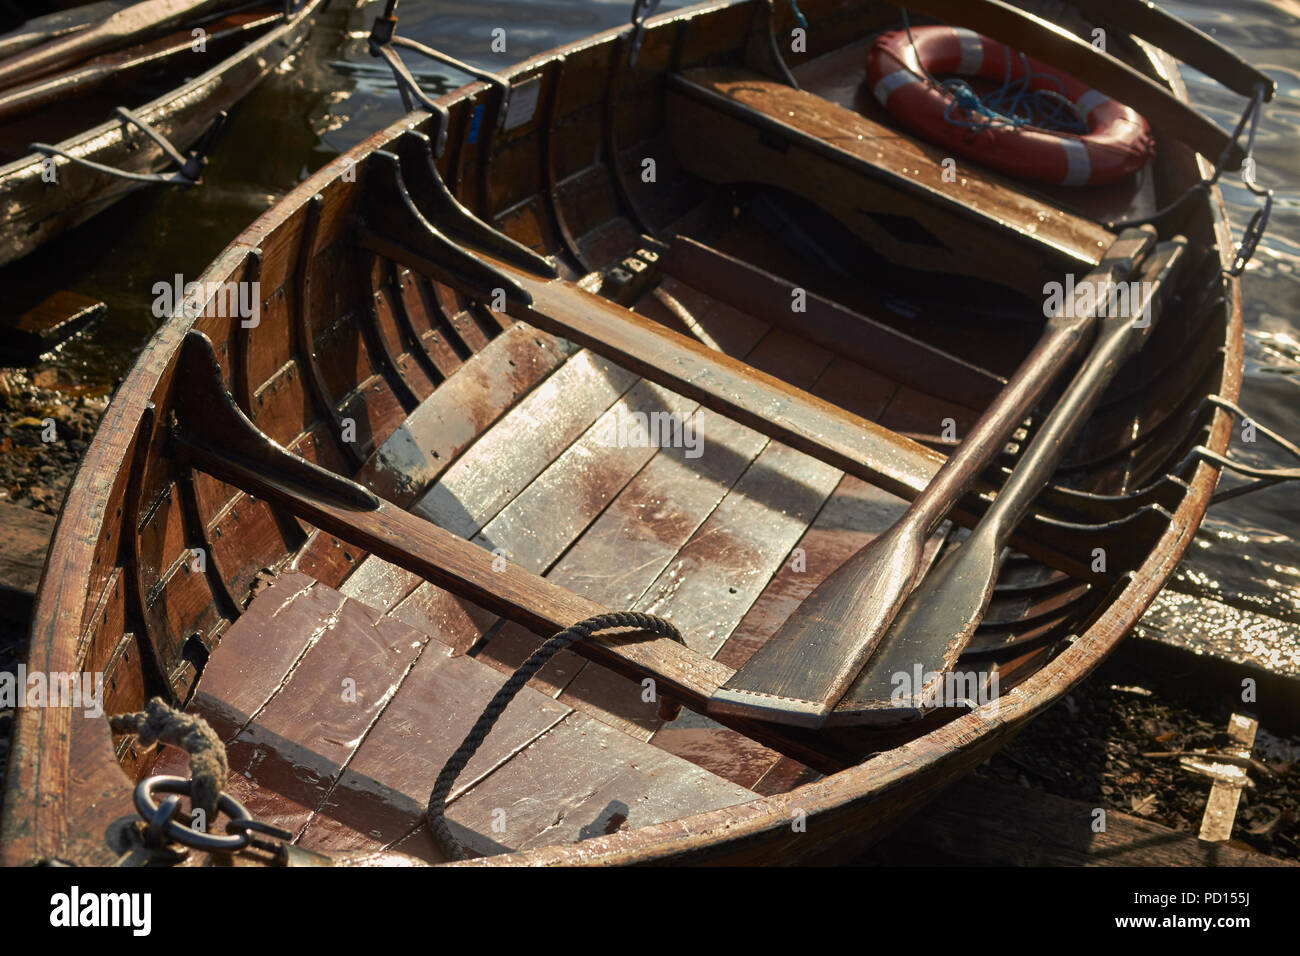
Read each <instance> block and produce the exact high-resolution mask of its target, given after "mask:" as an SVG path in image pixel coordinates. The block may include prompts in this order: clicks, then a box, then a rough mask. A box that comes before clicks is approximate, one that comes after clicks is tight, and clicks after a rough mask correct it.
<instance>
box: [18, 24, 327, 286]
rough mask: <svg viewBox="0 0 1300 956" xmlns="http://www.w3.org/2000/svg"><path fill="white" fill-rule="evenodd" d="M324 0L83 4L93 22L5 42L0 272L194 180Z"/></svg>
mask: <svg viewBox="0 0 1300 956" xmlns="http://www.w3.org/2000/svg"><path fill="white" fill-rule="evenodd" d="M323 2H324V0H301V2H297V3H290V4H284V3H272V2H252V3H247V2H239V0H228V2H221V0H147V2H145V3H138V4H135V5H129V4H125V3H116V4H92V5H89V6H88V7H87V8H86V9H87V10H88V11H90V12H91V13H93V14H95V15H96V19H94V20H91V19H88V18H87V17H82V16H78V10H70V11H63V12H60V13H56V14H50V15H47V16H46V17H40V18H36V19H34V20H32V21H29V23H28V24H26V25H24V26H23V27H20V28H18V29H16V30H14V31H12V32H10V33H8V34H6V35H4V36H0V52H2V53H3V55H2V56H0V265H3V264H5V263H7V262H11V261H13V260H15V259H18V258H21V257H22V256H24V255H27V254H28V253H30V252H31V251H32V250H34V249H36V248H37V247H38V246H40V245H41V244H42V243H44V242H46V241H48V240H49V239H52V238H53V237H54V236H56V235H58V234H59V233H61V232H63V231H64V230H66V229H70V228H72V227H73V226H76V225H79V224H80V223H82V222H84V221H85V220H87V219H89V218H90V217H91V216H93V215H96V214H97V213H99V212H101V211H103V210H104V209H106V208H108V207H109V206H111V205H112V204H113V203H115V202H117V201H118V200H119V199H121V198H122V197H123V196H125V195H126V194H127V193H129V192H131V191H132V190H134V189H139V188H141V187H142V186H143V185H145V184H146V183H148V182H158V181H169V182H172V183H174V184H178V185H188V184H192V183H193V182H194V181H196V180H197V178H198V175H199V172H200V170H201V168H202V161H203V158H204V156H203V154H204V152H205V150H206V148H207V147H208V145H209V143H210V141H211V140H212V138H213V137H214V136H215V134H216V132H217V129H218V128H219V126H220V123H221V121H222V119H223V118H224V116H225V114H226V113H227V112H228V111H229V110H230V109H232V108H233V107H234V105H235V104H236V103H237V102H238V101H239V100H240V99H242V98H243V97H244V96H245V95H247V94H248V92H249V91H250V90H252V88H253V87H254V86H256V85H257V84H258V82H260V81H261V79H262V78H263V77H265V76H266V75H267V74H268V73H269V72H270V71H271V70H273V69H275V68H276V66H277V65H278V64H279V63H280V62H281V61H282V60H283V59H284V58H285V57H286V56H288V55H290V54H291V53H292V52H293V51H294V50H296V49H297V48H298V46H299V45H300V44H301V43H302V41H303V40H304V39H305V38H306V36H307V32H308V31H309V30H310V28H311V24H312V20H313V18H314V17H315V15H316V13H317V12H318V11H319V9H320V8H321V6H322V5H323ZM92 34H93V36H92ZM122 109H125V110H126V113H125V114H124V113H123V112H121V111H122ZM141 124H144V125H141ZM144 126H147V127H148V128H149V129H151V130H152V131H154V132H155V133H157V134H158V135H159V136H161V137H162V139H163V140H165V141H166V142H167V143H168V144H169V147H170V148H168V147H165V146H163V145H162V144H161V143H159V142H158V141H157V140H156V139H155V138H154V137H152V136H151V135H150V134H149V132H147V131H146V129H145V128H144ZM33 144H40V145H39V147H38V148H34V147H33ZM178 158H179V162H178ZM85 163H94V164H97V166H98V167H101V168H96V167H91V166H87V165H85ZM113 170H120V171H122V173H124V174H125V175H115V174H114V173H113V172H112V171H113Z"/></svg>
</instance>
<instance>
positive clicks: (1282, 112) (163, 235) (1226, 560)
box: [0, 0, 1300, 623]
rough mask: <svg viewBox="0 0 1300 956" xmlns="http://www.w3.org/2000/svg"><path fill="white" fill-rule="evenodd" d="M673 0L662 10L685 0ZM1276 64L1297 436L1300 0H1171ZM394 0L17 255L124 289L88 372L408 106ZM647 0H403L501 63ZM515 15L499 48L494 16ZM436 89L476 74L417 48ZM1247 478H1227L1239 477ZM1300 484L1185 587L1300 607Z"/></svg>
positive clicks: (622, 16) (432, 29) (23, 293)
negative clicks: (217, 132) (390, 16)
mask: <svg viewBox="0 0 1300 956" xmlns="http://www.w3.org/2000/svg"><path fill="white" fill-rule="evenodd" d="M683 5H684V4H682V3H672V2H665V3H664V4H662V6H661V9H662V10H666V9H669V8H671V7H677V6H683ZM1164 5H1165V6H1167V7H1168V9H1169V10H1170V11H1171V12H1173V13H1175V14H1177V15H1178V16H1181V17H1183V18H1185V19H1187V20H1189V21H1191V22H1192V23H1194V24H1196V25H1197V26H1199V27H1200V28H1202V29H1203V30H1206V31H1207V32H1209V33H1211V34H1213V35H1214V36H1216V37H1217V38H1218V39H1220V40H1221V41H1223V42H1224V43H1226V44H1227V45H1229V46H1230V47H1232V48H1233V49H1235V50H1236V51H1238V52H1239V53H1240V54H1242V55H1243V56H1244V57H1245V58H1246V59H1247V60H1249V61H1250V62H1252V63H1254V64H1256V65H1258V66H1259V67H1261V68H1262V69H1264V70H1265V71H1266V72H1267V73H1268V74H1269V75H1270V76H1272V77H1273V78H1274V79H1276V80H1277V83H1278V94H1277V97H1276V99H1275V100H1274V101H1273V102H1272V103H1271V104H1269V106H1268V108H1267V112H1266V114H1265V117H1264V120H1263V122H1262V123H1261V126H1260V131H1259V136H1258V139H1257V141H1256V156H1257V160H1258V167H1259V174H1258V178H1259V180H1260V181H1261V182H1262V183H1264V184H1265V185H1268V186H1271V187H1273V188H1274V189H1275V191H1276V198H1275V204H1274V211H1273V219H1272V224H1271V227H1270V229H1269V233H1268V235H1267V236H1266V237H1265V239H1264V241H1263V243H1261V245H1260V247H1259V250H1258V252H1257V254H1256V256H1255V258H1254V261H1253V262H1252V263H1251V264H1250V267H1249V270H1248V272H1247V274H1246V277H1245V280H1244V295H1245V308H1246V329H1247V331H1246V374H1245V387H1244V389H1243V395H1242V404H1243V405H1244V406H1245V407H1246V408H1247V409H1248V410H1250V411H1251V412H1252V413H1253V414H1254V415H1255V416H1256V417H1257V419H1258V420H1259V421H1260V422H1262V423H1264V424H1267V425H1269V426H1271V427H1274V428H1276V429H1277V430H1279V431H1281V432H1283V433H1284V434H1289V435H1291V436H1293V437H1294V436H1300V421H1298V420H1297V419H1298V416H1297V415H1296V408H1297V404H1298V402H1300V272H1298V271H1297V269H1298V267H1300V228H1297V227H1298V226H1300V152H1298V150H1297V144H1298V143H1300V138H1298V136H1300V53H1297V50H1300V4H1297V3H1295V2H1294V0H1285V2H1279V3H1276V4H1275V3H1266V2H1261V0H1234V2H1232V3H1229V4H1224V3H1218V2H1209V0H1196V2H1182V3H1166V4H1164ZM380 7H381V4H379V3H369V4H364V5H362V6H360V7H355V6H349V5H348V4H347V3H346V2H342V0H335V3H334V4H333V6H332V8H331V9H328V10H326V11H325V12H324V13H323V14H322V15H321V17H320V18H319V20H318V22H317V24H316V28H315V30H314V32H313V34H312V37H311V39H310V41H309V42H308V44H307V45H306V47H305V48H304V49H303V50H302V51H300V52H299V53H298V54H297V55H296V56H295V57H294V58H293V60H292V61H291V62H290V63H287V64H286V65H285V67H284V68H282V69H281V70H280V71H279V72H277V73H276V74H275V75H274V76H272V77H270V78H269V79H268V80H267V82H265V83H264V84H263V85H262V86H261V87H259V88H258V90H257V91H256V92H255V93H254V94H253V95H252V96H250V97H249V98H248V99H247V100H246V101H245V102H244V103H242V104H241V105H240V106H239V107H238V108H237V110H236V111H235V113H234V115H233V116H232V118H231V123H230V125H229V127H228V128H227V130H226V132H225V133H224V134H223V137H222V139H221V141H220V142H219V144H218V146H217V148H216V150H215V155H214V156H213V158H212V161H211V163H210V164H209V166H208V169H207V172H206V173H205V183H204V185H203V186H201V187H199V188H197V189H192V190H170V191H168V190H161V189H158V190H153V191H147V192H142V193H138V194H136V195H135V196H133V197H132V198H130V199H128V200H127V201H125V202H123V203H121V204H119V205H118V206H116V207H115V208H114V209H112V210H110V211H109V212H108V213H106V214H104V215H102V216H100V217H99V218H98V219H97V220H95V221H93V222H91V223H89V224H87V225H86V226H83V227H82V228H81V229H79V230H75V231H74V232H73V233H72V234H70V235H66V236H65V237H63V238H62V239H60V240H59V241H57V242H56V243H54V244H53V245H51V246H49V247H47V248H46V249H44V250H42V251H41V252H40V253H38V254H37V255H36V256H33V257H29V259H27V260H25V261H22V262H20V263H18V264H17V265H16V266H13V267H10V268H9V269H7V270H4V271H0V287H3V288H4V290H5V293H6V294H5V299H6V301H7V303H8V305H7V308H12V307H14V306H18V305H21V304H23V303H24V302H27V303H30V302H33V301H35V299H36V298H38V297H40V296H42V295H43V294H47V293H48V291H49V289H51V288H57V287H62V288H71V289H74V290H76V291H78V292H82V293H85V294H88V295H92V296H96V297H98V298H101V299H103V300H104V301H105V302H107V303H108V305H109V312H108V315H107V317H106V318H105V319H104V320H103V321H101V322H100V323H99V324H98V325H97V326H95V327H94V328H92V329H90V330H88V332H87V333H86V334H84V335H82V336H80V337H78V338H77V339H76V340H74V341H73V342H71V343H69V344H68V345H67V346H66V347H65V348H64V350H63V353H62V354H61V355H60V356H59V357H58V363H59V364H60V365H61V366H63V367H66V368H76V369H79V370H80V373H81V374H82V375H83V377H84V379H85V380H86V381H88V382H112V381H114V380H116V379H117V378H118V377H119V376H120V375H121V374H122V373H123V372H124V371H125V370H126V368H128V367H129V365H130V362H131V361H132V359H133V357H134V355H135V354H136V353H137V352H138V351H139V349H140V347H141V346H143V344H144V343H145V341H146V340H147V339H148V337H149V335H150V334H151V333H152V331H153V330H154V328H155V326H156V324H157V321H158V320H157V319H155V318H154V317H153V315H152V312H151V300H152V295H151V292H150V289H151V288H152V286H153V284H154V283H155V282H157V281H159V280H160V279H167V280H170V279H171V277H172V276H173V275H175V274H178V273H179V274H181V275H183V276H185V277H186V279H191V278H194V277H196V276H197V275H198V274H199V273H200V272H201V271H202V269H203V268H204V266H205V265H206V264H207V263H208V262H209V261H210V260H211V259H212V258H213V257H214V256H215V255H216V254H217V253H218V252H219V251H220V250H221V249H222V248H223V247H224V246H225V245H226V244H227V243H228V242H229V241H230V239H231V238H233V237H234V236H235V235H236V234H237V233H238V232H239V231H240V230H241V229H242V228H243V227H244V226H246V225H247V224H248V223H249V222H250V221H251V220H252V219H253V218H254V217H255V216H257V215H258V214H259V213H261V212H262V211H263V210H264V209H265V208H266V207H267V206H268V205H269V204H271V203H272V202H274V201H275V199H276V198H278V197H279V196H281V195H283V194H284V193H285V192H287V191H288V190H289V189H291V188H292V187H293V186H295V185H296V184H297V183H298V182H300V181H301V180H302V179H303V178H304V177H306V176H307V175H308V173H309V172H311V171H313V170H315V169H317V168H319V167H320V166H321V165H322V164H323V163H325V162H327V161H328V160H329V159H331V158H332V157H333V156H335V155H337V154H338V153H340V152H342V151H344V150H346V149H347V148H349V147H351V146H352V145H354V144H355V143H357V142H359V141H360V140H362V139H364V138H365V137H366V136H368V135H369V134H370V133H372V132H374V131H375V130H377V129H379V128H381V127H382V126H385V125H387V124H388V123H389V122H391V121H393V120H395V119H397V118H398V117H399V116H400V115H401V112H402V111H401V106H400V101H399V99H398V97H397V95H396V91H395V88H394V86H393V83H392V80H391V77H390V75H389V73H388V70H387V67H386V66H384V65H383V64H382V63H381V62H380V61H378V60H376V59H374V58H372V57H371V56H370V55H369V53H368V52H367V48H366V36H367V34H368V32H369V27H370V24H371V22H372V21H373V18H374V16H375V14H376V13H377V12H378V11H379V9H380ZM630 9H631V2H630V0H527V2H525V0H473V2H470V0H438V2H436V3H434V2H426V3H420V2H418V0H403V3H402V4H401V7H400V9H399V17H400V28H399V29H400V30H401V32H402V33H403V34H405V35H407V36H410V37H412V38H414V39H418V40H421V41H423V42H426V43H429V44H431V45H435V46H437V47H439V48H441V49H443V50H445V51H446V52H448V53H451V54H452V55H454V56H457V57H459V58H461V59H463V60H465V61H468V62H470V63H473V64H475V65H478V66H481V67H487V68H490V69H500V68H502V67H505V66H508V65H509V64H511V63H514V62H517V61H519V60H521V59H523V58H525V57H527V56H529V55H532V54H534V53H537V52H541V51H543V50H546V49H548V48H550V47H553V46H555V45H557V44H560V43H564V42H567V41H570V40H573V39H577V38H580V37H583V36H586V35H588V34H591V33H593V32H595V31H597V30H602V29H605V28H608V27H613V26H619V25H622V24H625V23H626V22H627V19H628V15H629V12H630ZM495 27H505V28H506V29H507V50H506V52H505V53H504V54H493V53H491V52H490V49H489V40H490V37H491V31H492V30H493V28H495ZM408 60H409V62H411V64H412V66H416V67H418V69H417V73H418V75H419V77H420V79H421V82H422V83H423V84H424V85H425V87H426V89H427V90H428V91H430V92H438V91H440V90H443V89H450V88H453V87H454V86H456V85H458V84H459V83H461V82H463V81H464V79H465V78H464V77H463V76H461V75H458V74H456V73H455V72H454V71H450V70H446V69H444V68H441V67H438V66H437V65H435V64H429V63H423V62H420V63H417V62H416V58H413V57H412V58H408ZM1184 75H1185V76H1186V79H1187V81H1188V84H1189V87H1190V90H1191V94H1192V99H1193V100H1194V102H1195V104H1196V105H1197V106H1199V107H1201V108H1202V109H1204V110H1205V111H1206V112H1207V113H1208V114H1209V115H1211V116H1212V117H1213V119H1214V120H1215V121H1217V122H1218V123H1219V124H1220V125H1221V126H1223V127H1225V128H1229V129H1230V128H1231V127H1232V125H1233V123H1234V122H1235V120H1236V118H1237V116H1238V115H1239V113H1240V110H1241V106H1242V103H1241V101H1240V99H1239V98H1238V97H1236V96H1234V95H1233V94H1231V93H1229V92H1227V91H1224V90H1222V89H1220V88H1219V87H1217V86H1216V85H1215V84H1214V83H1212V82H1211V81H1209V80H1208V79H1206V78H1205V77H1203V76H1201V75H1199V74H1198V73H1196V72H1195V71H1192V70H1185V71H1184ZM1224 196H1225V198H1226V200H1227V202H1228V203H1229V205H1230V207H1231V217H1232V221H1233V224H1234V227H1235V229H1236V230H1237V233H1238V234H1240V229H1241V227H1242V226H1243V225H1244V223H1245V222H1246V220H1247V219H1248V218H1249V216H1250V214H1251V212H1252V211H1253V209H1254V208H1255V206H1254V203H1255V200H1254V198H1253V197H1252V196H1251V195H1250V194H1249V193H1248V192H1247V191H1246V190H1245V189H1244V188H1243V187H1242V186H1241V185H1240V183H1239V182H1238V181H1237V180H1236V178H1235V177H1234V176H1233V175H1228V176H1225V177H1224ZM1233 453H1234V454H1236V455H1240V456H1241V457H1242V458H1244V459H1246V460H1248V461H1250V462H1251V463H1254V464H1260V465H1269V466H1280V465H1286V464H1294V462H1289V461H1288V459H1287V456H1286V455H1284V454H1282V453H1280V452H1278V451H1277V450H1275V449H1273V448H1271V447H1268V446H1266V445H1265V444H1263V443H1255V444H1253V445H1249V444H1244V443H1241V442H1236V443H1235V445H1234V449H1233ZM1230 482H1231V480H1229V479H1225V483H1230ZM1298 537H1300V495H1297V492H1296V490H1295V489H1294V488H1293V487H1289V486H1282V487H1277V488H1271V489H1268V490H1265V491H1262V492H1259V493H1257V494H1254V495H1250V496H1246V497H1243V498H1238V499H1235V500H1233V501H1230V502H1226V503H1224V504H1222V505H1220V506H1217V507H1215V508H1214V510H1213V511H1212V512H1211V515H1210V517H1209V518H1208V519H1207V521H1206V523H1205V525H1204V528H1203V530H1202V532H1201V534H1200V536H1199V538H1198V541H1197V544H1196V546H1195V547H1194V548H1193V552H1192V554H1191V555H1190V556H1189V557H1188V559H1187V560H1186V562H1185V563H1184V565H1183V567H1182V568H1181V569H1180V571H1179V573H1178V576H1177V579H1176V581H1175V585H1174V586H1175V587H1177V588H1178V589H1180V590H1183V591H1188V592H1192V593H1196V594H1200V595H1203V596H1209V597H1214V598H1218V599H1220V600H1224V601H1226V602H1227V603H1230V604H1234V605H1237V606H1240V607H1247V608H1254V609H1257V610H1262V611H1265V612H1267V613H1269V614H1271V615H1273V616H1276V617H1281V618H1285V619H1287V620H1290V621H1293V622H1296V623H1300V553H1297V548H1296V544H1295V541H1296V539H1297V538H1298Z"/></svg>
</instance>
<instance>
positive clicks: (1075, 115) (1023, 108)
mask: <svg viewBox="0 0 1300 956" xmlns="http://www.w3.org/2000/svg"><path fill="white" fill-rule="evenodd" d="M902 13H903V29H905V30H906V31H907V42H908V44H909V45H910V46H911V48H912V55H913V56H914V57H915V58H916V62H917V65H919V66H920V68H921V72H922V73H923V74H924V75H925V79H926V80H928V81H929V82H930V83H931V84H932V85H933V86H936V87H938V88H939V89H942V90H946V91H947V92H948V93H949V94H950V95H951V96H952V102H951V103H949V104H948V108H947V109H946V110H945V111H944V114H943V118H944V119H945V120H946V121H947V122H948V123H950V124H951V125H953V126H961V127H964V128H965V129H986V128H990V127H995V126H1012V127H1019V126H1035V127H1037V128H1039V129H1044V130H1048V131H1051V132H1065V133H1077V134H1083V133H1087V132H1088V124H1087V123H1086V122H1085V121H1084V120H1083V118H1082V117H1081V116H1080V115H1079V111H1078V110H1077V109H1076V108H1075V105H1074V104H1073V103H1072V102H1070V99H1069V97H1067V96H1066V95H1065V87H1064V86H1063V85H1062V83H1061V81H1060V79H1059V78H1058V77H1055V76H1052V75H1051V74H1050V73H1036V72H1034V71H1033V70H1031V69H1030V68H1029V58H1028V57H1027V56H1025V55H1024V54H1023V53H1020V52H1019V51H1015V50H1012V49H1011V47H1009V46H1006V45H1005V44H1004V45H1003V49H1004V50H1005V51H1006V56H1005V57H1004V62H1005V67H1004V70H1003V77H1002V85H1001V86H999V87H998V88H997V89H995V90H993V91H992V92H990V93H986V94H985V95H984V96H979V95H978V94H976V92H975V90H974V89H972V88H971V85H970V83H968V82H967V81H966V80H964V79H961V78H959V77H954V78H953V79H950V80H945V81H944V82H942V83H940V82H939V81H938V80H937V79H935V78H934V76H933V75H932V74H931V73H930V71H929V70H928V69H926V67H925V63H924V62H923V61H922V60H921V55H920V54H919V53H918V52H917V49H916V40H915V38H913V36H912V24H911V21H910V20H909V19H908V16H907V11H906V10H904V11H902ZM1012 53H1015V54H1016V55H1017V56H1019V57H1020V64H1021V67H1022V68H1023V75H1022V76H1021V77H1020V79H1018V80H1012V79H1011V54H1012ZM1036 79H1041V80H1047V81H1050V82H1051V83H1054V84H1055V85H1056V89H1055V90H1032V89H1030V88H1029V87H1030V83H1031V82H1032V81H1034V80H1036ZM955 112H961V113H964V114H965V116H966V118H962V117H959V116H956V115H954V113H955Z"/></svg>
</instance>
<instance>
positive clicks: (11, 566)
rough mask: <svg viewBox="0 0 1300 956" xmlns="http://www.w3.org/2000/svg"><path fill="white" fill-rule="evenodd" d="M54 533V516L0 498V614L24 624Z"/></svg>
mask: <svg viewBox="0 0 1300 956" xmlns="http://www.w3.org/2000/svg"><path fill="white" fill-rule="evenodd" d="M53 534H54V519H53V518H51V517H50V516H49V515H47V514H42V513H41V512H39V511H33V510H32V509H31V508H24V507H22V506H21V505H15V504H10V503H9V502H7V501H0V617H3V618H4V619H5V620H6V621H9V622H10V623H12V624H19V625H26V624H27V621H28V619H29V618H30V617H31V614H32V602H33V601H34V600H35V599H36V586H37V585H38V584H40V581H41V568H43V567H45V553H46V551H48V550H49V547H50V536H51V535H53Z"/></svg>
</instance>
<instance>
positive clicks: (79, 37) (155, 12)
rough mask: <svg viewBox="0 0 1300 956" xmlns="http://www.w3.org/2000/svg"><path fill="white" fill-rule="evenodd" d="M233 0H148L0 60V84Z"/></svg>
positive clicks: (42, 71)
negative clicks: (91, 24) (92, 24)
mask: <svg viewBox="0 0 1300 956" xmlns="http://www.w3.org/2000/svg"><path fill="white" fill-rule="evenodd" d="M230 2H231V0H144V2H143V3H137V4H133V5H132V6H129V7H127V8H126V9H125V10H119V11H118V12H117V13H114V14H113V15H112V16H110V17H108V18H107V19H105V20H104V21H103V22H102V23H97V24H95V25H94V26H90V27H86V28H85V29H83V30H77V31H76V32H74V33H71V34H69V35H67V36H63V37H59V38H58V39H55V40H50V41H48V42H45V43H42V44H40V45H39V46H35V47H32V48H31V49H29V50H25V51H23V52H21V53H19V54H17V55H16V56H12V57H10V58H8V59H7V60H4V61H3V62H0V87H4V86H10V85H12V84H14V83H25V82H27V81H29V80H32V79H35V78H36V77H38V76H42V75H43V74H45V73H49V72H51V71H53V70H58V69H64V68H66V67H69V66H72V65H74V64H76V63H80V62H81V61H82V60H84V59H86V58H88V57H91V56H93V55H94V54H96V53H100V52H102V51H104V50H108V49H112V48H114V47H118V46H122V45H124V44H126V43H130V42H132V41H135V40H139V39H143V38H144V37H145V36H148V35H149V34H152V33H155V32H158V31H161V30H163V29H166V28H168V27H171V26H174V25H175V24H177V23H180V22H182V21H183V20H186V19H188V18H192V17H195V16H198V15H200V14H203V13H207V12H208V11H209V10H213V9H216V8H217V7H221V6H224V5H226V4H229V3H230Z"/></svg>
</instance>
